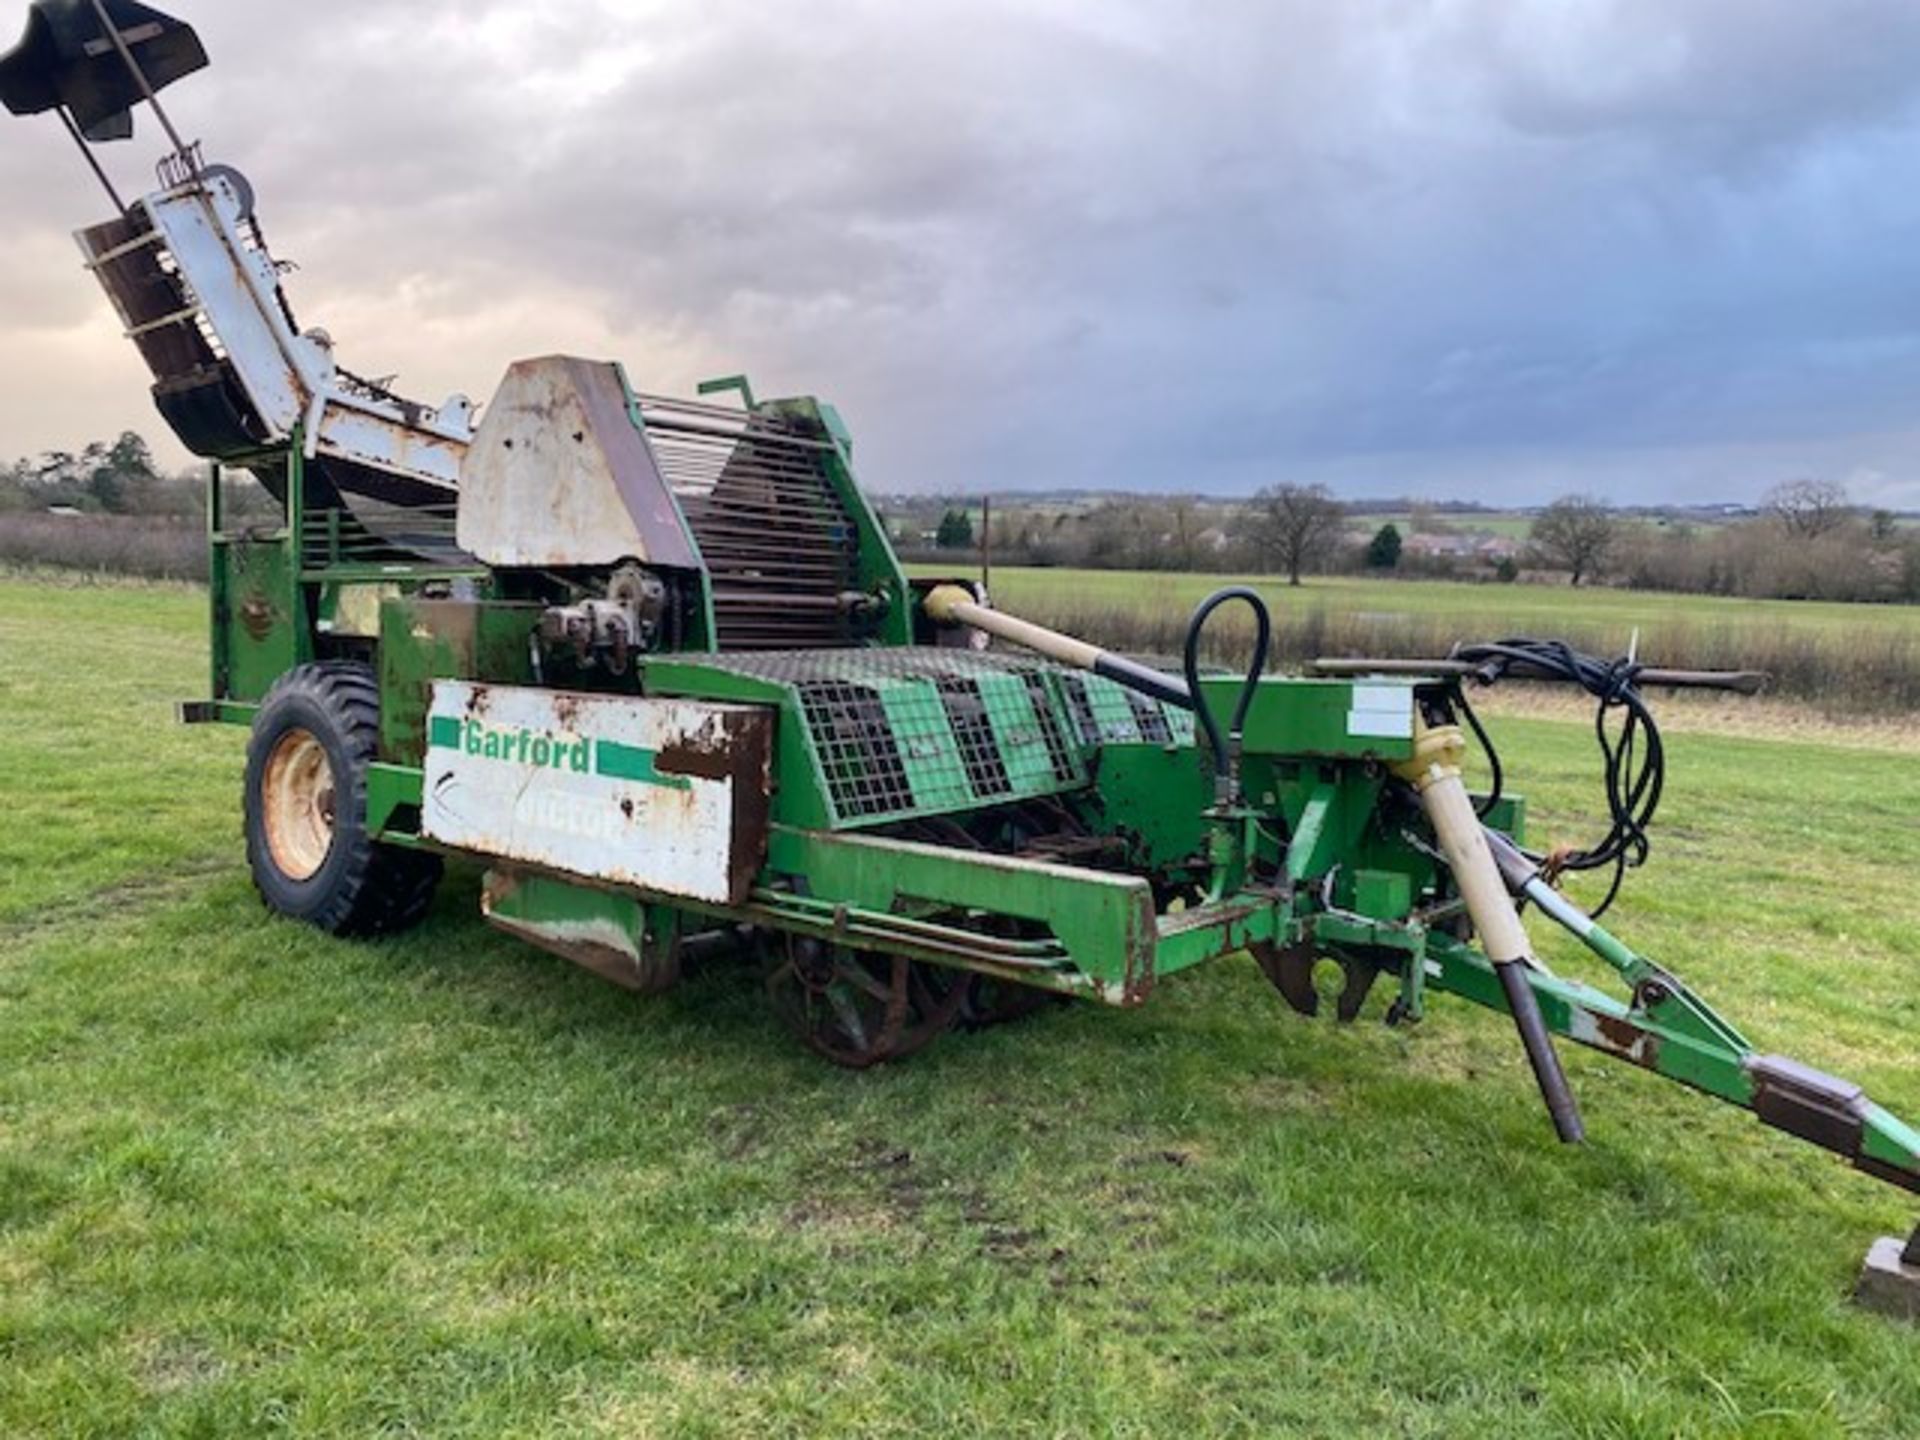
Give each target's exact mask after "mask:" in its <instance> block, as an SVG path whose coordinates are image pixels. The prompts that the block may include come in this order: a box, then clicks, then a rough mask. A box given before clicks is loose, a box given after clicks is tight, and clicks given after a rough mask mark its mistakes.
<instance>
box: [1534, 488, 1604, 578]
mask: <svg viewBox="0 0 1920 1440" xmlns="http://www.w3.org/2000/svg"><path fill="white" fill-rule="evenodd" d="M1528 538H1529V539H1530V540H1531V541H1532V542H1533V547H1534V549H1536V550H1538V551H1539V552H1540V554H1541V555H1542V557H1544V558H1545V559H1546V560H1547V562H1548V563H1549V564H1552V565H1555V566H1557V567H1558V568H1560V569H1562V570H1567V571H1571V572H1572V575H1573V581H1572V583H1573V584H1575V585H1578V584H1579V583H1580V582H1581V580H1582V579H1584V578H1586V577H1587V576H1590V575H1592V574H1594V573H1596V572H1597V571H1598V570H1599V569H1600V567H1601V566H1602V565H1604V564H1606V561H1607V556H1608V554H1609V553H1610V552H1611V551H1612V549H1613V547H1614V545H1615V544H1616V543H1617V542H1618V540H1619V538H1620V520H1619V517H1618V516H1616V515H1615V514H1614V513H1613V510H1612V509H1611V508H1610V507H1609V506H1608V505H1607V502H1606V501H1604V500H1600V499H1597V498H1595V497H1594V496H1592V495H1562V496H1561V497H1560V498H1559V499H1558V500H1556V501H1554V502H1553V503H1552V504H1551V505H1549V506H1548V507H1547V508H1546V509H1544V510H1542V511H1541V512H1540V514H1539V515H1538V517H1536V518H1535V520H1534V522H1533V528H1532V529H1531V530H1530V531H1529V532H1528Z"/></svg>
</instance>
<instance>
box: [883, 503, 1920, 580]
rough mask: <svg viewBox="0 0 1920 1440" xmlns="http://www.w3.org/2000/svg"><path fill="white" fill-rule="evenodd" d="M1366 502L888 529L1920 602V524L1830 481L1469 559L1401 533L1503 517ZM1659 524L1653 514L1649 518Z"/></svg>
mask: <svg viewBox="0 0 1920 1440" xmlns="http://www.w3.org/2000/svg"><path fill="white" fill-rule="evenodd" d="M1377 503H1378V502H1372V501H1369V502H1365V503H1364V504H1361V503H1356V502H1351V501H1341V500H1338V499H1336V498H1335V497H1334V496H1333V495H1332V494H1330V493H1329V492H1328V491H1327V490H1326V489H1325V488H1324V487H1320V486H1295V485H1276V486H1272V487H1269V488H1268V489H1266V490H1263V491H1261V492H1260V493H1259V494H1258V495H1256V496H1254V497H1253V498H1252V499H1250V500H1247V501H1244V502H1240V503H1237V504H1229V503H1226V502H1210V503H1203V502H1200V501H1196V500H1190V499H1186V498H1184V497H1176V498H1173V499H1165V500H1159V499H1156V500H1132V499H1125V500H1123V499H1113V500H1107V501H1103V502H1101V503H1098V504H1095V505H1092V506H1089V507H1086V508H1084V509H1080V510H1060V511H1055V512H1052V513H1047V512H1045V511H1037V510H1035V509H1032V508H1028V507H1021V506H1018V505H1016V504H1013V503H1010V502H1007V501H1005V500H1004V499H1003V498H1002V497H995V503H994V505H993V508H992V522H991V534H990V536H988V537H987V538H988V541H989V544H988V546H987V548H986V550H985V552H984V557H983V549H982V545H981V539H982V537H981V536H980V534H979V533H978V526H977V525H976V522H975V518H974V516H975V512H974V511H972V510H970V509H966V508H963V507H962V506H961V505H959V504H953V503H949V504H946V505H945V507H944V508H943V509H941V510H940V511H939V512H938V520H937V523H935V525H934V526H933V528H932V531H931V534H930V535H929V533H928V532H927V529H926V527H925V525H924V524H922V523H921V521H922V520H924V519H925V518H927V517H928V515H929V513H930V512H927V511H919V512H916V514H915V515H902V514H901V513H900V512H899V511H897V510H896V511H894V512H892V513H888V514H886V519H887V521H888V529H889V533H890V534H891V535H892V536H893V538H894V543H895V547H896V549H898V550H899V551H900V553H901V555H902V556H903V558H906V559H910V560H913V561H915V562H921V563H956V564H962V565H978V564H980V563H981V561H982V559H983V558H985V559H987V560H990V562H991V563H992V564H993V565H996V566H1013V567H1031V568H1036V569H1048V568H1070V569H1090V570H1148V571H1156V570H1157V571H1174V572H1179V571H1192V572H1220V573H1228V574H1275V575H1282V576H1286V577H1288V578H1290V579H1292V580H1293V581H1294V583H1299V579H1300V578H1301V577H1303V576H1309V575H1356V574H1372V575H1376V576H1379V577H1380V578H1383V579H1384V578H1391V577H1392V576H1395V575H1403V576H1407V577H1409V578H1417V579H1424V580H1458V581H1465V582H1471V583H1491V584H1498V583H1515V582H1518V581H1530V582H1534V583H1560V584H1574V585H1609V586H1618V587H1622V588H1627V589H1635V590H1653V591H1670V592H1673V593H1676V594H1700V595H1723V596H1735V597H1741V598H1749V599H1772V600H1838V601H1853V602H1860V603H1869V604H1913V603H1920V527H1914V526H1910V525H1906V524H1903V523H1902V518H1903V517H1901V516H1900V515H1899V514H1897V513H1895V512H1893V511H1890V510H1886V509H1877V508H1870V507H1867V506H1863V505H1857V504H1855V503H1854V501H1853V500H1852V498H1851V496H1850V495H1849V494H1848V493H1847V490H1846V488H1845V486H1843V485H1841V484H1839V483H1838V482H1833V481H1823V480H1796V481H1790V482H1787V483H1785V484H1782V485H1778V486H1776V487H1774V488H1773V489H1772V490H1771V491H1769V492H1768V494H1767V495H1766V497H1765V498H1764V499H1763V500H1762V501H1761V503H1760V504H1759V505H1757V506H1753V507H1749V509H1748V511H1747V513H1742V514H1726V515H1724V516H1723V517H1722V518H1718V519H1716V520H1714V521H1712V522H1711V523H1708V522H1705V521H1695V520H1690V519H1685V518H1678V517H1679V516H1680V515H1681V514H1683V513H1685V509H1686V507H1676V508H1675V510H1673V511H1667V512H1659V511H1656V510H1654V509H1653V508H1652V507H1632V508H1624V507H1616V506H1614V505H1612V504H1610V503H1609V502H1608V501H1607V500H1606V499H1604V498H1603V497H1599V496H1593V495H1580V494H1572V495H1564V496H1561V497H1560V498H1559V499H1557V500H1555V501H1553V502H1551V503H1550V504H1547V505H1545V506H1542V507H1540V508H1539V509H1538V510H1537V511H1536V512H1534V513H1533V514H1532V516H1531V523H1530V524H1528V526H1527V527H1526V531H1525V533H1524V534H1523V535H1518V536H1512V537H1500V536H1491V535H1489V536H1486V537H1485V539H1484V542H1483V546H1482V548H1481V550H1479V551H1477V552H1476V551H1475V550H1473V549H1472V548H1471V547H1468V548H1465V549H1464V550H1461V549H1456V550H1454V551H1451V552H1450V551H1448V550H1447V549H1445V548H1435V547H1426V548H1421V547H1418V546H1416V545H1415V544H1413V543H1411V542H1413V541H1414V539H1415V536H1428V537H1446V536H1454V537H1460V538H1463V539H1470V538H1474V537H1476V536H1478V534H1479V532H1478V531H1476V529H1475V527H1474V526H1473V525H1472V524H1471V517H1472V516H1473V515H1475V514H1479V515H1483V516H1488V517H1501V516H1511V515H1513V514H1514V513H1515V512H1513V511H1499V510H1481V511H1466V510H1462V509H1459V508H1451V507H1448V506H1445V505H1440V504H1432V503H1427V502H1418V503H1415V504H1414V505H1413V506H1411V507H1410V517H1409V520H1408V522H1407V523H1406V524H1402V523H1400V522H1399V521H1398V520H1388V521H1386V522H1385V523H1380V522H1379V515H1380V511H1379V510H1378V509H1377V508H1375V507H1376V506H1377ZM1710 508H1712V509H1716V510H1723V509H1725V508H1726V507H1718V506H1716V507H1710ZM1692 513H1696V514H1697V513H1699V512H1698V510H1697V509H1695V510H1694V511H1693V512H1692ZM1659 514H1664V515H1665V516H1666V517H1667V518H1663V519H1655V518H1651V517H1653V516H1655V515H1659ZM916 516H917V518H916ZM1363 517H1364V520H1363ZM1508 542H1510V543H1508Z"/></svg>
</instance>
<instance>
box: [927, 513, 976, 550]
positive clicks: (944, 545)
mask: <svg viewBox="0 0 1920 1440" xmlns="http://www.w3.org/2000/svg"><path fill="white" fill-rule="evenodd" d="M933 543H934V544H936V545H938V546H939V547H940V548H941V549H942V550H966V549H969V548H971V547H972V545H973V517H972V516H971V515H969V514H967V512H966V511H964V510H954V509H949V510H948V511H947V513H946V514H944V515H942V516H941V517H940V528H939V529H938V530H936V531H934V534H933Z"/></svg>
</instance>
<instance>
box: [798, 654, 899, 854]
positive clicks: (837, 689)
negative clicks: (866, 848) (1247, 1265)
mask: <svg viewBox="0 0 1920 1440" xmlns="http://www.w3.org/2000/svg"><path fill="white" fill-rule="evenodd" d="M799 695H800V710H801V714H803V715H804V716H805V717H806V721H807V730H808V732H809V733H810V734H811V735H812V736H813V746H814V753H815V754H816V755H818V756H819V759H820V766H821V769H822V771H823V772H824V773H825V776H826V781H827V790H828V793H829V794H830V795H831V796H832V797H833V808H834V810H835V812H836V813H838V814H839V815H840V816H841V818H843V819H849V820H853V819H863V818H865V817H867V816H870V815H895V814H899V813H900V812H901V811H903V810H911V809H913V808H914V798H913V787H912V785H911V784H910V783H909V782H908V780H907V767H906V765H905V763H904V762H903V760H902V759H901V755H900V746H899V743H898V741H897V739H896V737H895V735H894V732H893V729H892V726H891V725H890V723H889V720H888V715H887V707H886V704H885V702H884V701H883V700H882V699H881V696H880V692H879V691H878V690H875V689H873V688H872V687H871V686H867V685H847V684H842V683H840V682H838V681H815V682H813V683H811V684H807V685H802V686H800V688H799Z"/></svg>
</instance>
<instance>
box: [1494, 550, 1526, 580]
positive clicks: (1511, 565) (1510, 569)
mask: <svg viewBox="0 0 1920 1440" xmlns="http://www.w3.org/2000/svg"><path fill="white" fill-rule="evenodd" d="M1493 578H1494V579H1496V580H1498V581H1499V582H1500V583H1501V584H1502V585H1511V584H1512V583H1513V582H1514V581H1516V580H1518V579H1519V578H1520V566H1519V564H1518V563H1517V562H1516V561H1515V560H1514V558H1513V557H1512V556H1511V555H1502V556H1501V557H1500V563H1499V564H1498V565H1495V566H1494V567H1493Z"/></svg>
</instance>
